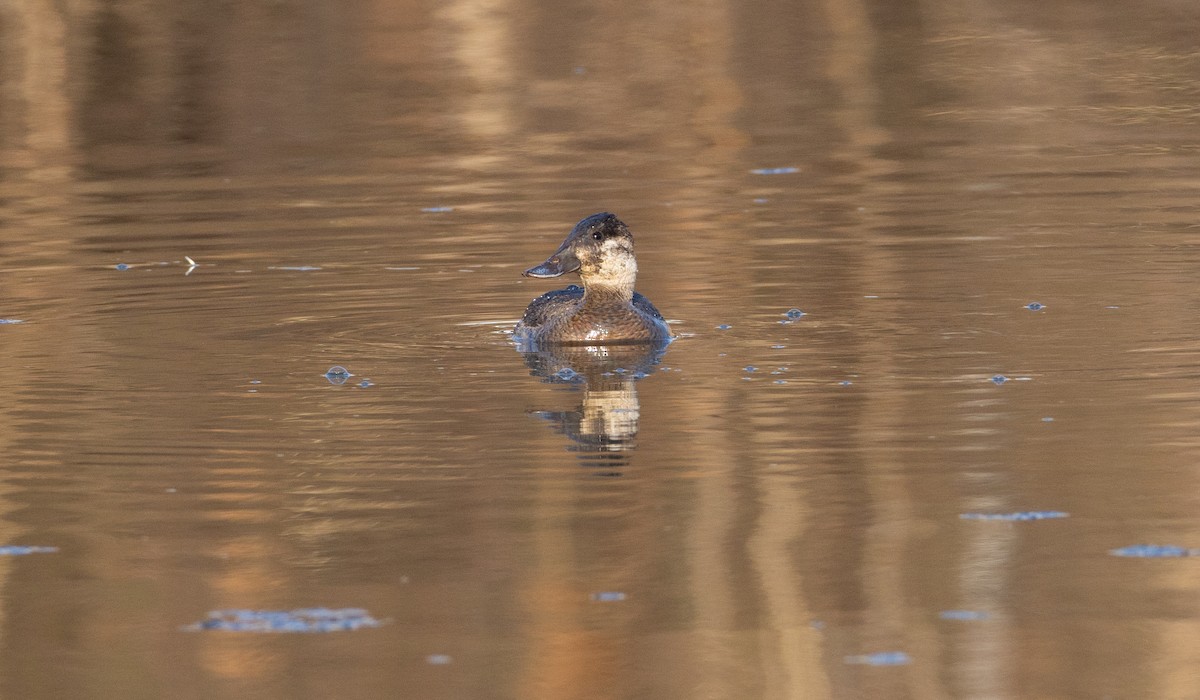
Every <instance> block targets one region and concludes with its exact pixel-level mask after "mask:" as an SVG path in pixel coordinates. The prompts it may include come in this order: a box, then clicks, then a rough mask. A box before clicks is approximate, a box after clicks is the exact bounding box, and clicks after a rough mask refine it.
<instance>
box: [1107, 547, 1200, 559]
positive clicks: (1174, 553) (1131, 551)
mask: <svg viewBox="0 0 1200 700" xmlns="http://www.w3.org/2000/svg"><path fill="white" fill-rule="evenodd" d="M1108 553H1109V554H1111V555H1113V556H1114V557H1140V558H1145V559H1177V558H1180V557H1200V549H1188V548H1187V547H1178V546H1176V545H1173V544H1134V545H1130V546H1128V547H1121V548H1119V549H1110V550H1109V551H1108Z"/></svg>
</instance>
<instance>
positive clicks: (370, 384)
mask: <svg viewBox="0 0 1200 700" xmlns="http://www.w3.org/2000/svg"><path fill="white" fill-rule="evenodd" d="M373 386H375V382H373V381H371V380H370V379H364V380H362V381H361V382H359V383H358V388H359V389H366V388H368V387H373Z"/></svg>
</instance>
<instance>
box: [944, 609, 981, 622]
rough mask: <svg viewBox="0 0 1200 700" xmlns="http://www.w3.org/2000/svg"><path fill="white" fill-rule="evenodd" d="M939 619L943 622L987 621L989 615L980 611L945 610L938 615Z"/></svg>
mask: <svg viewBox="0 0 1200 700" xmlns="http://www.w3.org/2000/svg"><path fill="white" fill-rule="evenodd" d="M938 617H940V618H942V619H943V620H963V621H973V620H986V619H988V614H987V613H985V612H979V611H978V610H943V611H941V612H940V613H938Z"/></svg>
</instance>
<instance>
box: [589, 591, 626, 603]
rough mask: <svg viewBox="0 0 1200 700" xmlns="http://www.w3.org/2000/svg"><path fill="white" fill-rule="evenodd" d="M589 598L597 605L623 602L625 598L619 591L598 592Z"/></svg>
mask: <svg viewBox="0 0 1200 700" xmlns="http://www.w3.org/2000/svg"><path fill="white" fill-rule="evenodd" d="M591 597H592V600H594V601H596V602H597V603H617V602H620V601H622V600H625V598H626V597H627V596H626V595H625V594H624V593H622V592H621V591H600V592H599V593H593V594H592V596H591Z"/></svg>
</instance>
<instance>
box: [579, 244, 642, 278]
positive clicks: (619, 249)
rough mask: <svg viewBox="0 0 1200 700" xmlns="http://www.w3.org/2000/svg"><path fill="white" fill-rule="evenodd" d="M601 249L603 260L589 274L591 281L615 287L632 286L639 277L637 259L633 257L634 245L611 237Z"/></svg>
mask: <svg viewBox="0 0 1200 700" xmlns="http://www.w3.org/2000/svg"><path fill="white" fill-rule="evenodd" d="M600 249H601V250H602V251H603V253H602V261H603V262H602V263H601V264H600V265H598V266H597V267H596V270H595V272H593V273H592V274H591V275H589V278H590V279H589V281H592V282H595V283H596V284H603V285H609V286H613V287H621V286H626V285H628V286H629V287H632V286H633V283H634V281H635V280H636V279H637V259H636V258H634V257H633V247H632V246H630V245H629V243H628V242H627V241H622V240H618V239H615V238H610V239H608V240H607V241H605V242H604V244H603V245H601V246H600Z"/></svg>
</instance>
